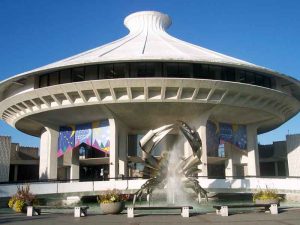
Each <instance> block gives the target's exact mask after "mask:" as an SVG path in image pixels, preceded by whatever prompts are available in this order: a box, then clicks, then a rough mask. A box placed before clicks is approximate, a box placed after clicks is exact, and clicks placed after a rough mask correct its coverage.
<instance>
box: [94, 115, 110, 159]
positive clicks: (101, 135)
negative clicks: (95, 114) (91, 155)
mask: <svg viewBox="0 0 300 225" xmlns="http://www.w3.org/2000/svg"><path fill="white" fill-rule="evenodd" d="M92 147H94V148H95V149H97V150H100V151H103V152H104V153H106V154H109V150H110V142H109V121H108V120H101V121H97V122H93V139H92Z"/></svg>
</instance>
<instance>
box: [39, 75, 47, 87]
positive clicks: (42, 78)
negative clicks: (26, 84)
mask: <svg viewBox="0 0 300 225" xmlns="http://www.w3.org/2000/svg"><path fill="white" fill-rule="evenodd" d="M39 86H40V87H47V86H48V74H46V75H42V76H40V85H39Z"/></svg>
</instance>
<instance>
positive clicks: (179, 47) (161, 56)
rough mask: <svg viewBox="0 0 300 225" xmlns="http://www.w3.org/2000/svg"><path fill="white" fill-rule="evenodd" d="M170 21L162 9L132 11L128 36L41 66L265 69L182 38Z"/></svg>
mask: <svg viewBox="0 0 300 225" xmlns="http://www.w3.org/2000/svg"><path fill="white" fill-rule="evenodd" d="M171 23H172V21H171V19H170V17H169V16H168V15H166V14H163V13H160V12H155V11H143V12H137V13H133V14H131V15H129V16H127V17H126V18H125V20H124V24H125V26H126V27H127V28H128V30H129V34H128V35H126V36H125V37H123V38H121V39H119V40H116V41H114V42H111V43H108V44H106V45H103V46H100V47H98V48H94V49H92V50H89V51H86V52H83V53H80V54H78V55H75V56H72V57H69V58H66V59H63V60H60V61H58V62H55V63H52V64H49V65H47V66H44V67H41V68H39V69H50V68H55V67H65V66H70V65H81V64H91V63H102V62H116V61H146V60H147V61H148V60H155V61H189V62H190V61H193V62H205V63H217V64H229V65H233V66H234V65H235V66H240V67H251V68H256V69H263V70H264V69H266V68H263V67H260V66H256V65H254V64H252V63H248V62H246V61H243V60H239V59H236V58H233V57H230V56H226V55H223V54H220V53H217V52H214V51H211V50H208V49H206V48H202V47H199V46H196V45H193V44H190V43H187V42H184V41H182V40H179V39H177V38H175V37H173V36H171V35H169V34H168V33H167V32H166V30H167V28H168V27H169V26H170V25H171Z"/></svg>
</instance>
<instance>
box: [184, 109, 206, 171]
mask: <svg viewBox="0 0 300 225" xmlns="http://www.w3.org/2000/svg"><path fill="white" fill-rule="evenodd" d="M210 114H211V110H209V111H207V112H205V113H202V114H200V115H199V117H197V118H195V119H194V120H192V121H191V122H188V123H189V125H190V126H191V127H196V130H197V132H198V133H199V136H200V139H201V141H202V155H201V162H202V164H201V165H200V166H199V169H201V170H202V171H201V173H199V175H200V176H208V171H207V144H206V123H207V120H208V118H209V116H210ZM184 152H185V156H186V154H188V155H190V154H192V150H191V147H190V145H189V144H188V142H187V141H185V142H184Z"/></svg>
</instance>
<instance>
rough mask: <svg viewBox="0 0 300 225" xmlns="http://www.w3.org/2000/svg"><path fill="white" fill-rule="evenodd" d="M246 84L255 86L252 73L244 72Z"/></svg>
mask: <svg viewBox="0 0 300 225" xmlns="http://www.w3.org/2000/svg"><path fill="white" fill-rule="evenodd" d="M246 83H248V84H255V76H254V73H252V72H246Z"/></svg>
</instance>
